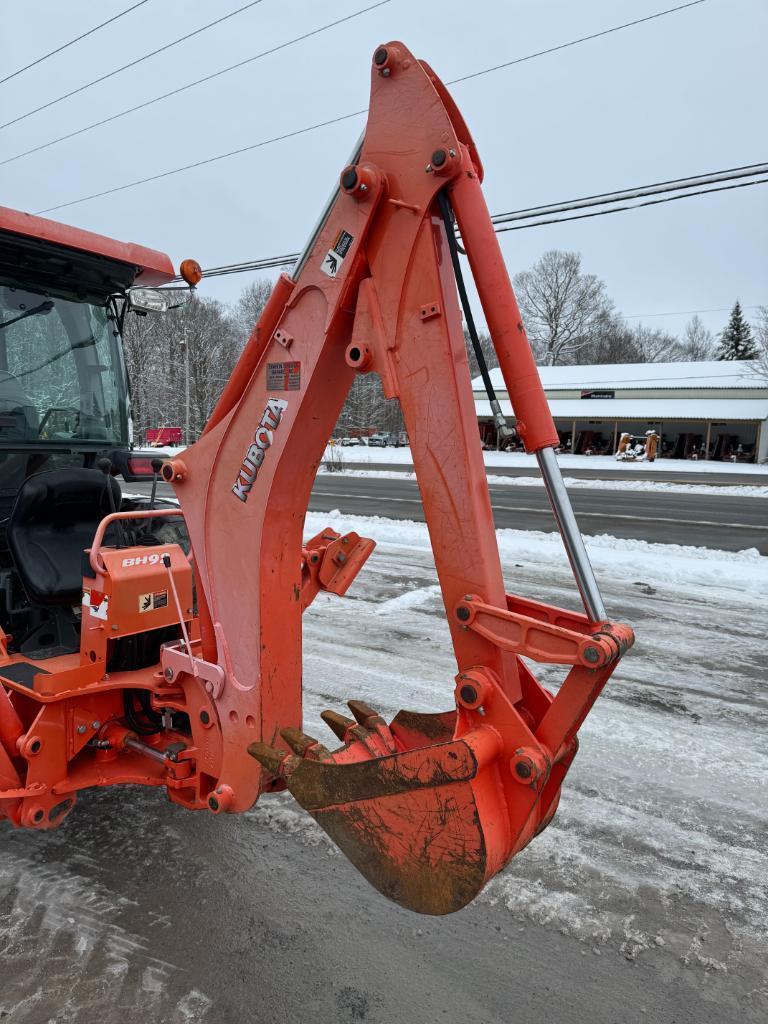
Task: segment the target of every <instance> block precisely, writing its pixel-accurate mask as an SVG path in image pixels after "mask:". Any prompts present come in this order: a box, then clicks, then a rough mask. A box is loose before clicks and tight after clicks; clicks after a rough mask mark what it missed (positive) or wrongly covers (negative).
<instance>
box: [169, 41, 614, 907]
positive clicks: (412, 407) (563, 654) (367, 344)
mask: <svg viewBox="0 0 768 1024" xmlns="http://www.w3.org/2000/svg"><path fill="white" fill-rule="evenodd" d="M481 177H482V168H481V165H480V161H479V158H478V156H477V152H476V150H475V146H474V143H473V141H472V139H471V137H470V135H469V132H468V130H467V128H466V126H465V124H464V121H463V119H462V118H461V115H460V114H459V112H458V110H457V109H456V107H455V105H454V103H453V101H452V100H451V98H450V96H449V95H448V93H447V91H446V89H445V87H444V86H443V85H442V83H441V82H440V81H439V80H438V79H437V77H436V76H435V74H434V73H433V72H432V70H431V69H430V68H429V67H428V66H427V65H426V64H425V63H424V62H422V61H418V60H416V59H415V58H414V57H413V56H412V54H411V53H410V52H409V51H408V50H407V49H406V47H405V46H404V45H403V44H402V43H399V42H392V43H388V44H386V45H385V46H381V47H379V48H378V49H377V50H376V52H375V54H374V56H373V63H372V88H371V102H370V108H369V114H368V124H367V127H366V130H365V134H364V137H363V140H362V143H361V144H360V146H359V149H358V150H357V151H356V152H355V154H354V155H353V158H352V160H351V161H350V163H349V165H348V166H347V167H346V168H344V169H343V171H342V173H341V176H340V188H339V190H338V191H337V192H336V193H334V195H333V197H332V199H331V202H330V203H329V205H328V207H327V208H326V210H325V211H324V213H323V216H322V217H321V219H320V222H319V225H318V227H317V228H316V230H315V233H314V234H313V236H312V238H311V239H310V241H309V244H308V245H307V248H306V250H305V252H304V253H303V255H302V257H301V259H300V261H299V265H298V268H297V270H296V272H295V274H294V276H293V278H288V277H282V278H281V280H280V282H279V284H278V285H277V287H276V289H275V291H274V293H273V296H272V299H271V300H270V302H269V304H268V306H267V308H266V309H265V311H264V314H263V316H262V318H261V320H260V322H259V324H258V326H257V328H256V330H255V331H254V333H253V335H252V337H251V339H250V341H249V343H248V346H247V348H246V350H245V352H244V353H243V357H242V359H241V361H240V364H239V366H238V367H237V369H236V370H235V373H234V375H233V377H232V380H231V381H230V383H229V385H228V386H227V388H226V389H225V391H224V394H223V396H222V398H221V401H220V402H219V405H218V406H217V408H216V410H215V412H214V413H213V415H212V417H211V419H210V422H209V424H208V426H207V428H206V431H205V433H204V435H203V437H202V438H201V440H200V441H199V442H198V443H197V444H196V445H194V446H193V447H192V448H190V449H189V450H188V451H187V452H185V453H184V454H183V456H182V458H181V460H180V462H179V463H176V464H173V465H171V466H168V467H167V468H166V475H167V478H169V479H171V480H173V482H174V484H175V487H176V491H177V494H178V496H179V499H180V501H181V505H182V508H183V509H184V512H185V515H186V518H187V523H188V525H189V529H190V534H191V537H192V543H193V549H194V551H195V554H196V565H197V569H198V572H199V574H200V579H201V582H202V589H203V592H204V595H205V600H206V602H207V604H208V609H209V614H210V624H209V625H208V626H207V632H206V621H207V616H203V617H202V618H201V621H202V623H203V626H204V628H203V647H204V648H205V647H206V644H207V645H208V648H209V650H210V651H211V654H210V655H209V656H210V657H213V651H214V649H216V650H217V652H218V657H219V660H220V661H221V660H223V661H224V662H225V663H226V664H227V666H228V670H227V671H228V675H229V678H230V680H231V682H230V684H229V686H228V688H227V689H226V690H225V691H224V693H222V695H221V697H220V698H219V704H220V717H221V719H222V721H224V722H226V721H227V720H231V717H232V714H233V713H235V714H238V715H240V722H239V723H235V726H234V727H233V728H231V729H230V728H227V729H226V730H225V751H224V758H223V764H222V771H221V778H222V779H224V780H226V782H225V784H226V785H227V786H228V787H229V791H231V796H230V801H231V802H230V808H231V809H244V808H246V807H248V806H250V804H251V803H252V802H253V800H254V799H255V798H256V796H257V795H258V792H259V790H263V789H265V788H275V787H277V786H279V785H281V784H283V785H287V787H288V789H289V790H290V792H291V793H292V794H293V795H294V796H295V797H296V799H297V800H298V801H299V803H300V804H302V806H303V807H305V808H306V809H307V810H308V811H309V812H310V813H311V814H312V815H313V817H314V818H315V819H316V820H317V821H318V823H319V824H320V825H321V826H322V827H323V828H324V829H325V831H326V832H327V833H328V834H329V835H330V836H331V837H332V838H333V839H334V841H335V842H336V843H337V844H338V845H339V847H340V848H341V849H342V850H343V851H344V853H345V854H346V855H347V857H349V859H350V860H351V861H352V863H353V864H354V865H355V866H356V867H357V868H358V869H359V870H360V871H361V872H362V873H363V874H364V875H365V876H366V878H368V879H369V881H370V882H371V883H372V884H373V885H374V886H376V888H378V889H379V890H380V891H381V892H383V893H384V894H385V895H387V896H389V897H390V898H391V899H393V900H396V901H397V902H399V903H402V904H403V905H405V906H407V907H410V908H412V909H414V910H417V911H420V912H423V913H430V914H444V913H448V912H450V911H452V910H456V909H458V908H459V907H461V906H464V905H465V904H466V903H467V902H468V901H469V900H471V899H472V898H473V897H474V896H475V895H476V894H477V893H478V892H479V891H480V890H481V889H482V887H483V885H484V884H485V882H486V881H487V880H488V879H489V878H490V877H491V876H492V875H494V874H495V873H496V872H497V871H499V869H500V868H501V867H503V865H504V864H505V863H506V862H507V861H508V860H509V858H510V857H511V856H513V855H514V854H515V853H517V852H518V851H519V850H521V849H522V848H523V847H524V846H525V845H526V844H527V843H528V842H529V841H530V840H531V839H532V838H533V836H535V835H536V834H537V833H538V832H540V831H541V829H543V828H544V827H545V826H546V824H547V823H548V821H549V820H550V819H551V817H552V815H553V813H554V811H555V808H556V806H557V802H558V799H559V796H560V787H561V783H562V780H563V778H564V776H565V774H566V772H567V770H568V767H569V765H570V763H571V761H572V759H573V756H574V754H575V752H576V745H577V741H576V732H577V730H578V728H579V726H580V725H581V723H582V721H583V720H584V717H585V716H586V714H587V712H588V711H589V709H590V707H591V706H592V703H593V702H594V700H595V699H596V697H597V696H598V694H599V693H600V690H601V689H602V687H603V686H604V685H605V683H606V681H607V680H608V678H609V676H610V675H611V673H612V671H613V669H614V668H615V665H616V663H617V661H618V659H619V658H620V657H621V655H622V654H623V652H624V651H625V650H626V649H627V647H628V646H629V645H630V644H631V642H632V633H631V631H630V630H629V629H628V628H627V627H624V626H620V625H617V624H614V623H611V622H609V621H607V619H606V616H605V612H604V610H603V608H602V602H601V601H600V596H599V593H598V591H597V587H596V584H595V581H594V577H593V576H592V573H591V569H590V567H589V562H588V560H587V558H586V554H585V552H584V548H583V544H582V543H581V537H580V535H579V534H578V530H577V529H576V527H575V522H574V520H573V515H572V513H571V511H570V506H569V504H568V501H567V496H566V495H565V493H564V491H563V490H562V482H561V480H560V478H559V475H558V473H557V464H556V462H555V460H554V457H553V455H552V446H553V445H556V444H557V443H558V435H557V432H556V431H555V428H554V424H553V422H552V418H551V416H550V413H549V409H548V406H547V402H546V399H545V396H544V393H543V391H542V388H541V383H540V380H539V375H538V371H537V368H536V366H535V363H534V360H533V357H532V355H531V351H530V347H529V345H528V341H527V338H526V335H525V332H524V329H523V326H522V323H521V318H520V313H519V310H518V308H517V304H516V301H515V297H514V294H513V291H512V288H511V285H510V281H509V277H508V275H507V271H506V268H505V266H504V262H503V259H502V256H501V253H500V250H499V246H498V242H497V239H496V236H495V234H494V231H493V227H492V224H491V220H490V217H489V215H488V211H487V208H486V206H485V202H484V199H483V195H482V191H481V188H480V181H481ZM454 215H455V219H456V221H457V223H458V228H459V230H460V232H461V237H462V241H463V244H464V246H465V247H466V252H467V256H468V259H469V263H470V266H471V268H472V271H473V274H474V278H475V282H476V285H477V289H478V293H479V296H480V300H481V302H482V304H483V309H484V311H485V315H486V319H487V322H488V326H489V328H490V332H491V336H492V339H493V343H494V346H495V348H496V351H497V353H498V358H499V364H500V366H501V370H502V374H503V377H504V381H505V384H506V387H507V391H508V393H509V396H510V398H511V400H512V404H513V406H514V411H515V415H516V421H517V422H516V429H517V432H518V434H519V436H520V437H521V438H522V439H523V441H524V443H525V446H526V448H527V450H528V451H531V452H536V453H542V454H541V457H540V461H541V463H542V470H543V472H544V474H545V479H546V481H547V483H548V486H549V488H550V494H551V497H552V500H553V507H554V508H555V511H556V514H557V517H558V520H559V522H560V523H561V528H562V529H563V533H564V537H565V540H566V544H567V547H568V551H569V555H570V557H571V560H572V563H573V565H574V570H575V572H576V575H577V581H578V582H579V585H580V588H581V590H582V594H583V596H584V599H585V605H586V608H587V611H588V614H583V615H578V614H574V613H572V612H568V611H564V610H562V609H558V608H551V607H549V606H545V605H540V604H537V603H535V602H531V601H523V600H521V599H519V598H516V597H511V596H509V595H506V594H505V592H504V584H503V578H502V569H501V565H500V562H499V555H498V549H497V546H496V540H495V533H494V527H493V518H492V513H491V508H490V501H489V496H488V489H487V486H486V482H485V471H484V466H483V460H482V453H481V450H480V441H479V437H478V431H477V424H476V414H475V408H474V402H473V397H472V391H471V387H470V374H469V368H468V362H467V356H466V351H465V342H464V335H463V330H462V323H461V315H460V311H459V303H458V301H457V278H456V272H457V271H458V273H459V275H460V273H461V271H460V268H459V267H458V266H457V262H458V255H457V247H456V244H455V237H454V224H453V217H454ZM459 283H460V284H461V287H462V292H463V291H464V290H463V283H462V282H461V280H460V278H459ZM372 371H374V372H377V373H379V374H380V375H381V377H382V380H383V382H384V387H385V392H386V394H387V396H388V397H393V398H394V397H396V398H398V399H399V400H400V404H401V406H402V410H403V416H404V419H405V426H406V429H407V431H408V434H409V437H410V442H411V452H412V455H413V461H414V467H415V470H416V477H417V480H418V483H419V488H420V492H421V497H422V501H423V505H424V511H425V515H426V520H427V524H428V527H429V532H430V537H431V541H432V547H433V551H434V554H435V562H436V567H437V572H438V576H439V579H440V584H441V588H442V593H443V599H444V602H445V608H446V612H447V615H448V620H449V623H450V626H451V633H452V638H453V644H454V648H455V653H456V661H457V666H458V674H457V676H456V685H455V697H456V708H457V710H455V711H451V712H448V713H445V714H438V715H419V714H414V713H412V712H400V714H399V715H398V716H397V717H396V718H395V719H394V721H393V722H392V723H391V725H389V726H388V725H387V724H386V723H385V722H384V721H383V720H382V719H381V717H380V716H379V715H378V714H376V713H375V712H374V711H373V710H371V709H370V708H368V707H366V706H364V705H362V704H360V703H357V702H355V701H350V705H349V706H350V709H351V711H352V714H353V716H354V718H345V717H343V716H340V715H338V714H336V713H334V712H328V713H326V715H325V719H326V721H327V723H328V724H329V725H330V727H331V728H332V730H333V731H334V733H335V734H336V736H337V737H338V738H339V739H340V740H341V741H342V744H343V745H342V747H341V749H340V750H338V751H336V752H335V753H331V752H330V751H329V750H327V749H326V748H325V747H324V746H322V745H321V744H320V743H319V742H318V741H317V740H315V739H314V738H312V737H309V736H306V735H304V734H303V733H302V732H300V731H299V726H300V720H301V706H300V700H299V681H300V678H301V665H300V644H301V622H300V617H301V610H302V608H303V607H304V606H305V604H306V597H308V596H309V595H311V594H312V593H313V590H314V589H315V588H316V587H317V586H322V585H324V586H325V587H326V589H332V590H336V592H343V588H345V587H346V585H347V584H348V581H349V580H350V579H351V575H350V574H351V573H353V572H356V571H357V569H358V568H359V566H360V564H362V561H363V559H364V558H365V557H367V555H368V554H369V552H370V546H369V545H368V546H366V542H363V541H360V540H359V538H356V537H350V538H343V539H342V540H341V541H339V539H338V538H337V537H336V535H335V534H326V535H321V536H320V538H314V540H312V541H311V542H309V544H307V545H306V546H305V549H304V557H303V561H302V565H303V573H304V580H303V584H302V588H301V591H300V593H301V595H302V596H301V597H294V594H295V593H296V594H298V593H299V591H296V589H295V583H296V570H295V564H296V563H295V560H294V558H293V556H292V555H291V552H292V551H297V550H298V549H299V548H300V546H301V528H302V522H303V515H304V510H305V508H306V505H307V501H308V498H309V491H310V487H311V484H312V480H313V478H314V472H315V468H316V466H317V465H318V463H319V461H320V458H321V456H322V453H323V449H324V446H325V443H326V440H327V438H328V436H329V435H330V433H331V432H332V430H333V426H334V424H335V422H336V419H337V417H338V415H339V412H340V410H341V407H342V404H343V402H344V399H345V397H346V394H347V392H348V390H349V387H350V385H351V383H352V380H353V378H354V376H355V374H357V373H367V372H372ZM492 403H493V404H494V406H495V408H494V412H495V413H496V415H497V422H498V423H499V425H500V426H501V427H503V425H504V424H503V417H502V416H501V412H500V409H499V407H498V404H496V403H495V398H493V397H492ZM236 538H242V539H243V540H242V542H241V543H240V544H238V543H237V542H235V543H234V544H233V540H235V539H236ZM345 541H346V542H347V544H348V546H349V549H350V554H351V557H349V560H348V561H345V560H344V559H345V555H344V551H343V550H342V546H341V545H343V544H344V543H345ZM326 542H328V545H327V547H325V550H324V552H323V554H322V564H321V567H320V569H319V571H318V572H317V573H316V574H315V575H314V576H312V575H311V573H312V569H313V561H312V560H313V558H315V557H316V555H317V557H318V560H319V558H320V555H319V552H320V549H321V547H322V545H323V544H325V543H326ZM243 547H245V549H246V551H247V555H246V557H247V564H246V565H244V564H243V556H244V554H245V552H244V550H243ZM307 552H309V555H307ZM339 559H341V562H340V561H339ZM314 580H317V581H318V582H317V583H315V582H313V581H314ZM323 581H325V582H323ZM337 581H339V582H340V584H341V588H340V589H336V587H335V584H336V582H337ZM521 655H523V656H526V657H528V658H531V659H533V660H535V661H541V662H547V663H555V664H562V665H569V666H572V667H571V671H570V673H569V675H568V677H567V680H566V682H565V683H564V685H563V686H562V688H561V690H560V691H559V693H558V695H557V697H556V698H554V699H553V698H552V697H551V696H550V694H549V693H547V691H546V690H544V689H543V688H542V687H541V686H540V685H539V684H538V683H537V682H536V680H535V678H534V677H533V675H532V674H531V672H530V671H529V670H528V668H527V667H526V665H525V663H524V662H523V661H521V660H520V656H521ZM414 671H417V665H416V663H415V664H414ZM244 702H247V703H249V704H252V706H253V707H254V708H258V710H259V717H258V722H259V729H258V731H259V737H258V738H257V737H254V736H253V735H252V733H249V730H248V728H247V726H245V725H244V724H242V714H241V712H242V708H243V704H244ZM246 748H247V749H248V751H249V752H250V754H251V755H252V756H253V757H254V758H255V759H256V761H257V762H258V763H259V765H260V766H261V768H262V773H261V777H260V778H259V779H257V778H256V777H254V776H253V774H250V773H248V772H247V770H244V768H243V764H242V758H243V753H244V750H245V749H246ZM229 791H228V792H229Z"/></svg>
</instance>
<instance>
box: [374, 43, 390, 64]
mask: <svg viewBox="0 0 768 1024" xmlns="http://www.w3.org/2000/svg"><path fill="white" fill-rule="evenodd" d="M388 56H389V53H388V51H387V48H386V46H380V47H379V48H378V50H377V51H376V53H374V55H373V63H374V64H375V65H376V66H377V67H381V65H382V64H386V62H387V57H388Z"/></svg>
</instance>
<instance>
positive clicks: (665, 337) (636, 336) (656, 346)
mask: <svg viewBox="0 0 768 1024" xmlns="http://www.w3.org/2000/svg"><path fill="white" fill-rule="evenodd" d="M632 341H633V344H634V345H635V348H636V350H637V353H638V359H637V362H639V363H659V362H663V363H672V362H679V361H680V360H681V359H682V358H684V357H683V356H682V354H681V347H680V342H679V341H678V340H677V338H676V337H675V335H674V334H670V333H669V331H665V330H662V328H660V327H646V325H645V324H637V325H636V326H635V327H633V328H632Z"/></svg>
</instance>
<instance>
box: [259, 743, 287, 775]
mask: <svg viewBox="0 0 768 1024" xmlns="http://www.w3.org/2000/svg"><path fill="white" fill-rule="evenodd" d="M248 753H249V754H250V755H251V757H254V758H256V760H257V761H258V762H259V764H260V765H261V767H262V768H264V769H265V771H267V772H268V773H269V774H270V775H284V774H285V773H286V769H289V768H290V767H291V766H292V763H294V762H296V758H295V757H287V756H286V753H285V751H284V750H275V748H274V747H270V745H269V744H268V743H261V742H255V743H251V744H249V746H248Z"/></svg>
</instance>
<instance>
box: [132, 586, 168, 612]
mask: <svg viewBox="0 0 768 1024" xmlns="http://www.w3.org/2000/svg"><path fill="white" fill-rule="evenodd" d="M167 607H168V591H167V590H157V591H155V592H154V593H152V594H139V611H140V612H154V611H157V609H158V608H167Z"/></svg>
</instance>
